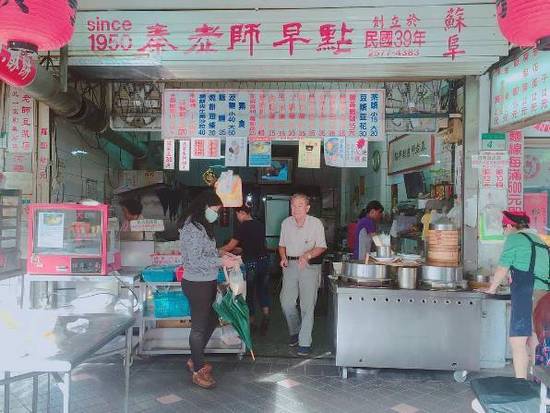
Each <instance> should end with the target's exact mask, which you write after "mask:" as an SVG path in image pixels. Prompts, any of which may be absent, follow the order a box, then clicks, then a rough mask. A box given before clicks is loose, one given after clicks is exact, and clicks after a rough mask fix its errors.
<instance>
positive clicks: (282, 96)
mask: <svg viewBox="0 0 550 413" xmlns="http://www.w3.org/2000/svg"><path fill="white" fill-rule="evenodd" d="M384 93H385V92H384V90H383V89H372V90H371V89H352V90H349V89H348V90H337V89H335V90H326V89H320V90H305V89H304V90H294V89H280V90H269V89H266V90H262V89H253V90H237V89H236V90H196V89H166V90H164V93H163V106H162V138H163V139H181V138H188V137H196V136H198V137H203V136H204V137H207V136H217V137H225V136H229V137H232V136H248V137H249V138H256V137H260V138H269V139H271V140H281V141H288V140H291V141H292V140H299V139H302V138H305V137H308V138H314V137H315V138H323V137H325V136H351V137H364V138H367V139H368V140H383V139H384V137H385V129H384V125H385V103H384V96H385V94H384Z"/></svg>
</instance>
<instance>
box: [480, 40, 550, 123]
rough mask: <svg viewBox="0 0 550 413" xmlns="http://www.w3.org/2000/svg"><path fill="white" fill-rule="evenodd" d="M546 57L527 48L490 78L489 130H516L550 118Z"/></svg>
mask: <svg viewBox="0 0 550 413" xmlns="http://www.w3.org/2000/svg"><path fill="white" fill-rule="evenodd" d="M549 65H550V55H549V54H548V53H546V52H543V51H539V50H535V49H529V50H526V51H525V52H524V53H523V54H522V55H521V56H519V57H516V58H515V59H514V60H513V61H511V62H510V63H507V64H505V65H504V66H501V67H498V68H496V69H495V70H493V71H492V73H491V75H492V78H491V96H492V102H491V128H492V129H494V130H503V131H509V130H513V129H520V128H522V127H524V126H528V125H529V124H533V123H536V121H537V120H539V119H540V121H542V120H546V119H548V116H549V115H550V106H549V98H550V75H549V71H548V67H549Z"/></svg>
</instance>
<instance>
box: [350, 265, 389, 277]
mask: <svg viewBox="0 0 550 413" xmlns="http://www.w3.org/2000/svg"><path fill="white" fill-rule="evenodd" d="M387 271H388V269H387V267H386V266H385V265H378V264H365V263H364V262H363V261H347V262H344V269H343V275H344V276H345V277H348V278H353V279H366V280H385V279H387V278H388V277H387Z"/></svg>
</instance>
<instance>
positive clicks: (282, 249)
mask: <svg viewBox="0 0 550 413" xmlns="http://www.w3.org/2000/svg"><path fill="white" fill-rule="evenodd" d="M290 207H291V216H290V217H288V218H286V219H285V220H284V221H283V222H282V224H281V237H280V240H279V255H280V256H281V267H282V268H283V288H282V290H281V296H280V299H281V307H282V308H283V313H284V314H285V317H286V321H287V324H288V330H289V333H290V341H289V345H290V346H291V347H295V346H298V355H300V356H308V355H309V354H310V353H311V332H312V330H313V320H314V311H315V303H316V301H317V290H318V289H319V281H320V278H321V265H320V264H314V263H312V262H311V261H312V260H314V259H315V258H317V257H319V256H320V255H322V254H323V253H324V252H325V250H326V249H327V243H326V240H325V230H324V228H323V224H322V222H321V220H319V219H318V218H315V217H313V216H311V215H308V212H309V209H310V205H309V198H308V197H307V196H306V195H304V194H295V195H293V196H292V198H291V200H290ZM298 297H299V298H300V313H301V317H300V314H299V313H298V309H297V308H296V301H297V299H298ZM300 319H301V320H300Z"/></svg>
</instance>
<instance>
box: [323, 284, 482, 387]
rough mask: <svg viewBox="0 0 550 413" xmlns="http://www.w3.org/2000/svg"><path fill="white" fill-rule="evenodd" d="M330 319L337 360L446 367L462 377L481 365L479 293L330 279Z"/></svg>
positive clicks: (344, 367)
mask: <svg viewBox="0 0 550 413" xmlns="http://www.w3.org/2000/svg"><path fill="white" fill-rule="evenodd" d="M331 292H332V305H331V306H330V307H329V308H330V315H329V319H330V322H329V324H331V325H332V338H333V344H334V347H335V350H336V365H337V366H340V367H342V375H343V377H347V372H348V368H358V367H359V368H361V367H370V368H397V369H423V370H450V371H454V372H455V379H456V380H457V381H463V380H464V379H465V378H466V374H467V371H478V370H479V359H480V357H479V355H480V332H481V328H480V326H481V301H482V298H483V296H482V294H480V293H476V292H469V291H429V290H399V289H387V288H367V287H361V286H350V285H347V284H346V283H342V282H334V281H333V282H332V283H331Z"/></svg>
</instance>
